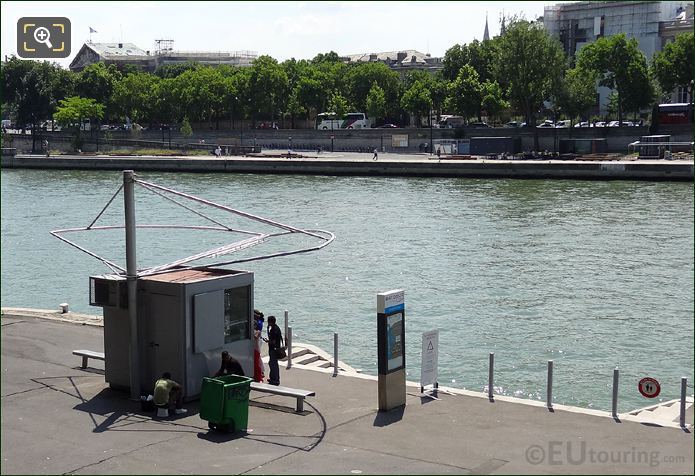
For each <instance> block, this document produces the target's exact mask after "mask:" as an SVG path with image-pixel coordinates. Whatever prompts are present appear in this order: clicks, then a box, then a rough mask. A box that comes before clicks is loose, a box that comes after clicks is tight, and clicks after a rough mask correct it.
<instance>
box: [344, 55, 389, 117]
mask: <svg viewBox="0 0 695 476" xmlns="http://www.w3.org/2000/svg"><path fill="white" fill-rule="evenodd" d="M347 82H348V87H347V90H348V98H349V99H350V102H351V103H352V105H353V106H355V107H356V108H357V109H358V110H359V111H364V110H366V108H367V95H368V94H369V91H370V90H371V89H372V86H373V85H374V84H375V83H376V84H377V85H378V86H379V87H380V88H381V89H382V90H383V91H384V97H385V98H386V107H387V110H386V116H388V117H395V116H397V115H398V112H399V111H398V105H399V101H398V99H399V97H400V80H399V76H398V73H396V72H395V71H392V70H391V68H389V67H388V66H386V65H385V64H384V63H364V64H359V65H357V66H354V67H352V68H351V69H350V70H349V71H348V73H347Z"/></svg>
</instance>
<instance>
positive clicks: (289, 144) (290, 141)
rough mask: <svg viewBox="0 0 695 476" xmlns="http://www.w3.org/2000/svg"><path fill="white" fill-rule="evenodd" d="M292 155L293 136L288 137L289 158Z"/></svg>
mask: <svg viewBox="0 0 695 476" xmlns="http://www.w3.org/2000/svg"><path fill="white" fill-rule="evenodd" d="M291 157H292V136H289V137H288V138H287V158H288V159H289V158H291Z"/></svg>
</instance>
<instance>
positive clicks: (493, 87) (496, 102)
mask: <svg viewBox="0 0 695 476" xmlns="http://www.w3.org/2000/svg"><path fill="white" fill-rule="evenodd" d="M481 96H482V100H481V101H480V103H481V106H482V108H483V109H484V110H485V111H486V112H487V115H488V117H491V118H495V119H496V118H498V117H499V115H500V113H501V112H502V111H505V110H507V109H509V102H508V101H506V100H505V99H504V94H503V92H502V88H501V87H500V85H499V84H497V81H485V82H484V83H483V84H482V87H481Z"/></svg>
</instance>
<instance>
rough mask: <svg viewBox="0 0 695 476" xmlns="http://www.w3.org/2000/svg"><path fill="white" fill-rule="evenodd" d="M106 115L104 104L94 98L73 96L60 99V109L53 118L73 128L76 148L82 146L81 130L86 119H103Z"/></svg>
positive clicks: (62, 124) (64, 125)
mask: <svg viewBox="0 0 695 476" xmlns="http://www.w3.org/2000/svg"><path fill="white" fill-rule="evenodd" d="M102 117H104V105H103V104H99V103H98V102H96V101H95V100H94V99H92V98H82V97H79V96H72V97H69V98H67V99H63V100H61V101H60V103H59V105H58V109H57V110H56V112H55V113H54V114H53V120H54V121H56V122H57V123H58V124H60V125H61V126H63V127H66V128H71V129H73V130H74V132H75V141H74V145H75V148H76V149H80V148H81V147H82V139H81V136H80V132H81V130H82V124H83V122H84V120H85V119H101V118H102Z"/></svg>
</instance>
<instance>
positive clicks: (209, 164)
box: [1, 151, 695, 182]
mask: <svg viewBox="0 0 695 476" xmlns="http://www.w3.org/2000/svg"><path fill="white" fill-rule="evenodd" d="M279 153H280V152H279V151H269V152H268V155H267V156H264V157H220V158H216V157H210V156H198V157H154V156H139V157H134V156H106V155H104V156H97V155H61V156H54V157H49V158H46V157H44V156H38V155H17V156H14V157H13V156H2V162H1V166H2V167H4V168H36V169H74V170H124V169H133V170H136V171H141V172H144V171H157V172H203V173H211V172H212V173H268V174H316V175H362V176H399V177H408V176H414V177H467V178H468V177H469V178H521V179H579V180H668V181H690V182H692V181H693V180H694V179H695V166H694V164H693V161H692V160H620V161H618V160H489V159H479V160H445V159H442V160H437V159H436V158H434V157H430V156H428V155H427V154H395V153H380V154H379V158H378V160H376V161H375V160H372V154H371V153H354V152H352V153H351V152H340V153H337V152H336V153H330V152H328V153H321V154H320V155H317V154H315V153H313V152H311V153H302V154H303V155H304V157H303V158H292V159H287V158H278V157H271V155H278V154H279ZM285 154H286V152H285Z"/></svg>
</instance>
